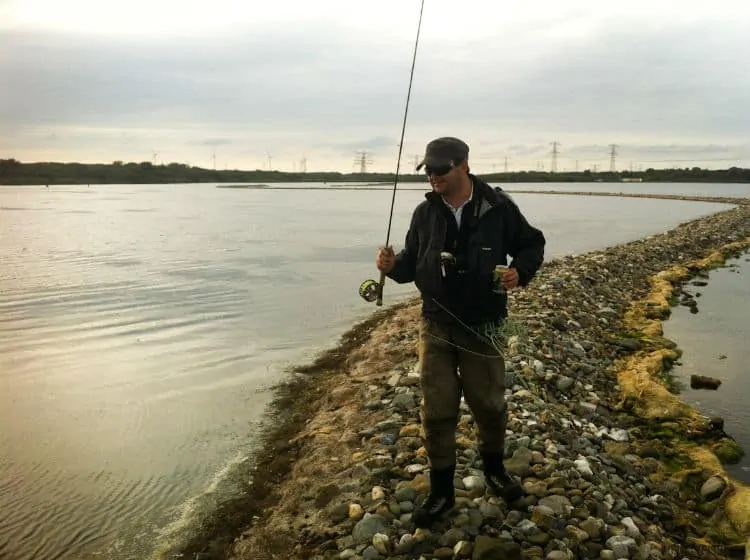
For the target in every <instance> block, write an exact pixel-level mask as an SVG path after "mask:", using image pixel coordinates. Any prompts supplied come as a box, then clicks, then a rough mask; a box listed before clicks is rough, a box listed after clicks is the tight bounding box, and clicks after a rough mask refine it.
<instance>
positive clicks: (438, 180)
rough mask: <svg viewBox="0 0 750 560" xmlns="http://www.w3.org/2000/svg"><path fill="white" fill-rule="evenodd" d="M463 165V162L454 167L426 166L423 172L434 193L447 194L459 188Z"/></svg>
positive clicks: (457, 190) (455, 191) (453, 192)
mask: <svg viewBox="0 0 750 560" xmlns="http://www.w3.org/2000/svg"><path fill="white" fill-rule="evenodd" d="M464 167H465V165H464V164H463V163H462V164H460V165H457V166H455V167H447V166H446V167H430V166H426V168H425V172H426V173H427V178H428V179H429V181H430V184H431V185H432V189H433V190H434V191H435V192H436V193H439V194H442V195H445V196H448V195H451V194H455V193H457V192H459V191H460V190H461V177H462V174H463V168H464Z"/></svg>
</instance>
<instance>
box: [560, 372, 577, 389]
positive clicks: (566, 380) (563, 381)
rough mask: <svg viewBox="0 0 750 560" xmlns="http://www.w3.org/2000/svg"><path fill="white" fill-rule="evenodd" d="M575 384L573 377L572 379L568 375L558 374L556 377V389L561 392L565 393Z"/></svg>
mask: <svg viewBox="0 0 750 560" xmlns="http://www.w3.org/2000/svg"><path fill="white" fill-rule="evenodd" d="M575 384H576V381H575V379H572V378H570V377H566V376H564V375H562V376H560V377H559V378H558V379H557V383H556V385H557V390H558V391H560V392H561V393H567V392H568V391H569V390H570V389H571V388H573V386H574V385H575Z"/></svg>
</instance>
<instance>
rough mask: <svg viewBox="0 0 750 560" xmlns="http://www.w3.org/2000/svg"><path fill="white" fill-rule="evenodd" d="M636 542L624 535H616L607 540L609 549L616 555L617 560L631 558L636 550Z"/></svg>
mask: <svg viewBox="0 0 750 560" xmlns="http://www.w3.org/2000/svg"><path fill="white" fill-rule="evenodd" d="M636 546H637V545H636V542H635V540H633V538H632V537H626V536H624V535H615V536H614V537H610V538H608V539H607V548H609V549H610V550H611V551H612V552H614V553H615V558H617V559H618V560H619V559H620V558H630V555H631V553H632V552H634V551H635V549H636Z"/></svg>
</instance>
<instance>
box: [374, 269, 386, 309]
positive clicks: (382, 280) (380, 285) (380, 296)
mask: <svg viewBox="0 0 750 560" xmlns="http://www.w3.org/2000/svg"><path fill="white" fill-rule="evenodd" d="M383 286H385V272H381V273H380V282H379V283H378V299H377V300H376V301H375V305H377V306H378V307H380V306H382V305H383Z"/></svg>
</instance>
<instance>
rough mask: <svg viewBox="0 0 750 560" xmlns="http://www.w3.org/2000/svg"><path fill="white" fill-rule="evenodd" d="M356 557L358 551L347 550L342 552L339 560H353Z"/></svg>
mask: <svg viewBox="0 0 750 560" xmlns="http://www.w3.org/2000/svg"><path fill="white" fill-rule="evenodd" d="M356 555H357V551H356V550H353V549H351V548H347V549H345V550H342V551H341V554H339V558H340V559H341V560H349V558H351V557H352V556H356Z"/></svg>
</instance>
